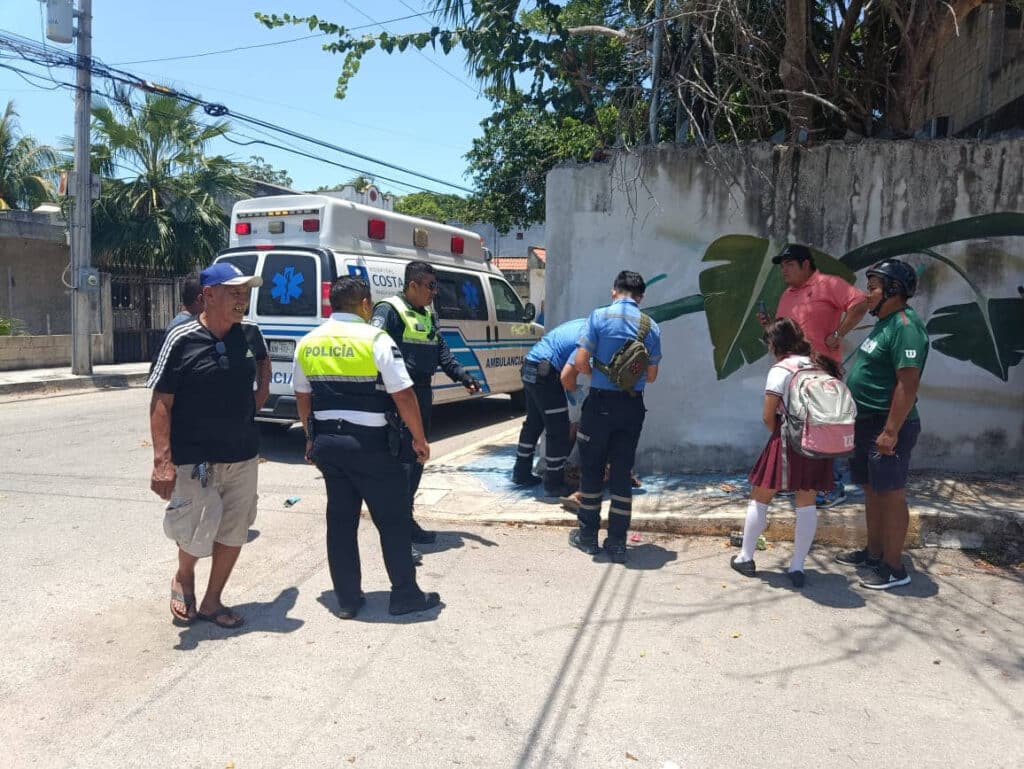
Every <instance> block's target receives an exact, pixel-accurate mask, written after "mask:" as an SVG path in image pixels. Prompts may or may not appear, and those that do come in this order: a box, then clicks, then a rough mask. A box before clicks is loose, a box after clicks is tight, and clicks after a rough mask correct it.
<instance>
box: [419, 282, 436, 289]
mask: <svg viewBox="0 0 1024 769" xmlns="http://www.w3.org/2000/svg"><path fill="white" fill-rule="evenodd" d="M420 285H421V286H423V288H425V289H427V291H437V281H436V280H432V281H430V282H429V283H420Z"/></svg>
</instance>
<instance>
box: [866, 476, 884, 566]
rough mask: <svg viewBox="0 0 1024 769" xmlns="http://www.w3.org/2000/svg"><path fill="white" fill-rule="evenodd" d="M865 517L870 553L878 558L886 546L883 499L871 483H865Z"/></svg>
mask: <svg viewBox="0 0 1024 769" xmlns="http://www.w3.org/2000/svg"><path fill="white" fill-rule="evenodd" d="M864 518H865V520H866V521H867V526H868V555H870V556H871V557H872V558H878V557H879V556H880V555H882V549H883V546H884V540H883V519H882V510H881V501H880V500H879V498H878V494H877V493H876V492H875V490H874V488H872V486H871V484H869V483H865V484H864Z"/></svg>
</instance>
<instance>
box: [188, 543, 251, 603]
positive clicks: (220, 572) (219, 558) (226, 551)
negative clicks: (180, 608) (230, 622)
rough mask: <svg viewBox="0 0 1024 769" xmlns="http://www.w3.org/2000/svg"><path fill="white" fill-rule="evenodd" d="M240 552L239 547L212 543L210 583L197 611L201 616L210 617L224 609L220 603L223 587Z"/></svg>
mask: <svg viewBox="0 0 1024 769" xmlns="http://www.w3.org/2000/svg"><path fill="white" fill-rule="evenodd" d="M241 552H242V548H241V547H229V546H228V545H222V544H221V543H220V542H214V543H213V558H212V559H211V563H210V581H209V583H208V584H207V586H206V595H205V596H203V602H202V603H201V604H200V605H199V611H201V612H202V613H203V614H207V615H210V614H213V613H214V612H216V611H218V610H219V609H222V608H224V604H223V603H222V602H221V593H223V591H224V586H225V585H226V584H227V581H228V577H230V576H231V570H232V569H233V568H235V562H236V561H237V560H238V554H239V553H241Z"/></svg>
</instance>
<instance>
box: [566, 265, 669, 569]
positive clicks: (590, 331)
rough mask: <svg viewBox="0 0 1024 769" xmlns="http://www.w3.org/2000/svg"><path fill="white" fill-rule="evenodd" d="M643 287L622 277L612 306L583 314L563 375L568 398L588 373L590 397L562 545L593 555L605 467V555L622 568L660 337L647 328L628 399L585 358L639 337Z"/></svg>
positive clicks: (635, 278) (606, 354)
mask: <svg viewBox="0 0 1024 769" xmlns="http://www.w3.org/2000/svg"><path fill="white" fill-rule="evenodd" d="M646 288H647V284H646V283H644V279H643V278H642V277H640V274H639V273H636V272H630V271H629V270H623V271H622V272H620V273H619V274H618V276H616V278H615V283H614V285H613V286H612V303H611V304H610V305H608V306H606V307H599V308H598V309H596V310H594V311H593V312H592V313H591V314H590V318H589V319H588V320H587V326H586V329H585V330H584V333H583V334H582V336H581V337H580V339H579V349H578V350H577V351H576V359H575V365H574V366H573V367H571V368H569V369H567V370H566V371H565V373H563V375H562V385H563V387H564V388H565V390H566V391H567V392H572V391H575V389H576V377H577V375H578V374H581V373H582V374H590V375H591V383H590V394H589V395H588V396H587V399H586V400H585V401H584V403H583V414H582V416H581V418H580V426H579V430H578V431H577V433H576V440H577V442H578V444H579V447H580V464H581V477H580V503H579V510H578V511H577V513H576V515H577V517H578V518H579V522H580V525H579V528H578V529H573V531H572V533H571V534H570V535H569V544H571V545H572V546H573V547H576V548H579V549H580V550H582V551H583V552H584V553H587V554H588V555H596V554H597V553H598V552H600V548H599V547H598V544H597V532H598V529H599V528H600V527H601V495H602V488H603V486H604V469H605V466H606V464H607V465H610V471H609V477H608V490H609V492H610V494H611V505H610V508H609V510H608V536H607V538H606V539H605V541H604V550H605V552H606V553H607V554H608V557H609V558H610V559H611V561H612V562H613V563H625V562H626V534H627V532H628V530H629V519H630V514H631V513H632V510H633V485H632V482H631V473H632V470H633V460H634V458H635V456H636V446H637V443H638V442H639V440H640V431H641V430H642V429H643V425H644V414H645V413H646V412H647V409H645V408H644V388H645V387H646V386H647V385H648V384H650V383H651V382H653V381H654V380H655V379H656V378H657V376H658V364H659V363H660V362H661V331H660V329H659V328H658V324H657V323H655V322H654V321H653V320H651V322H650V330H649V331H648V332H647V335H646V336H645V337H644V340H643V342H644V345H645V346H646V347H647V351H648V352H649V353H650V359H649V361H648V366H647V371H646V372H644V373H643V375H641V377H640V379H639V380H637V382H636V384H635V385H634V387H633V389H632V390H631V391H629V392H626V391H624V390H620V389H619V388H618V387H617V386H616V385H614V384H613V383H612V382H611V380H610V379H609V378H608V377H607V376H606V375H605V374H604V373H602V372H601V371H599V370H598V369H597V368H596V367H593V366H592V364H591V358H592V357H593V358H596V359H597V360H599V361H602V362H603V363H605V364H607V363H608V362H609V361H610V360H611V359H612V356H613V355H615V353H616V352H618V351H619V349H620V348H621V347H622V346H623V345H624V344H625V343H626V342H628V341H629V340H631V339H636V338H637V334H638V332H639V330H640V317H641V313H640V302H641V301H643V298H644V291H645V290H646Z"/></svg>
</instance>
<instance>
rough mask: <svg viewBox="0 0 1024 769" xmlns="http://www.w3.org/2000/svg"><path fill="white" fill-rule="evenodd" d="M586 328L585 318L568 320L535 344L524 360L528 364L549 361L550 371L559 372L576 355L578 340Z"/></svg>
mask: <svg viewBox="0 0 1024 769" xmlns="http://www.w3.org/2000/svg"><path fill="white" fill-rule="evenodd" d="M586 327H587V319H586V318H577V319H576V320H569V321H566V322H565V323H563V324H562V325H560V326H555V327H554V328H553V329H551V330H550V331H549V332H548V333H546V334H545V335H544V336H543V337H541V340H540V341H539V342H537V344H535V345H534V346H533V347H531V348H530V351H529V352H528V353H526V360H528V361H529V362H530V363H541V362H543V361H549V362H550V363H551V369H552V370H553V371H555V372H560V371H561V370H562V368H563V367H564V366H565V364H566V363H568V362H569V361H570V360H571V359H572V357H573V355H575V353H576V348H577V347H578V346H579V338H580V337H581V336H582V335H583V333H584V331H585V330H586Z"/></svg>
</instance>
